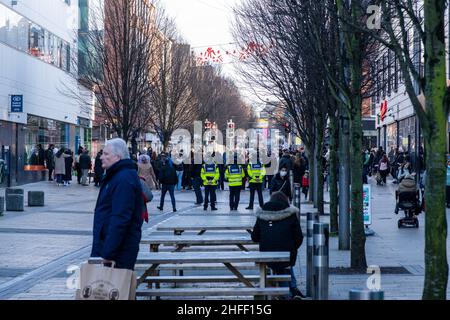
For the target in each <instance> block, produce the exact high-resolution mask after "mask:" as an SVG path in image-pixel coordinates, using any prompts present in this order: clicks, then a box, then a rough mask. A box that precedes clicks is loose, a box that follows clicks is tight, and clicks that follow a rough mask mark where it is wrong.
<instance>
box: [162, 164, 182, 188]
mask: <svg viewBox="0 0 450 320" xmlns="http://www.w3.org/2000/svg"><path fill="white" fill-rule="evenodd" d="M159 181H160V182H161V183H162V184H166V185H176V184H177V183H178V177H177V172H176V170H175V167H174V165H173V164H171V163H169V161H166V162H165V163H164V164H163V165H162V166H161V171H160V172H159Z"/></svg>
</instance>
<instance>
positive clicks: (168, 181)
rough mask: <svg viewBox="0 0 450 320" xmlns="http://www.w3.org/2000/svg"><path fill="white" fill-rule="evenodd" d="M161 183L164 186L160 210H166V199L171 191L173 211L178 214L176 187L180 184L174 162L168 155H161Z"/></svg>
mask: <svg viewBox="0 0 450 320" xmlns="http://www.w3.org/2000/svg"><path fill="white" fill-rule="evenodd" d="M159 174H160V176H159V181H160V182H161V184H162V189H161V200H160V202H159V207H158V209H159V210H161V211H163V210H164V198H165V197H166V193H167V191H169V195H170V200H171V201H172V210H173V212H177V207H176V202H175V186H176V185H177V183H178V177H177V172H176V170H175V168H174V165H173V162H172V160H171V159H170V157H169V155H168V154H166V153H162V154H161V167H160V170H159Z"/></svg>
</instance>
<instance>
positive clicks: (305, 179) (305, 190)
mask: <svg viewBox="0 0 450 320" xmlns="http://www.w3.org/2000/svg"><path fill="white" fill-rule="evenodd" d="M308 190H309V171H308V170H306V171H305V174H304V175H303V177H302V192H303V194H304V195H305V200H307V199H308Z"/></svg>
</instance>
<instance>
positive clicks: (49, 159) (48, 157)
mask: <svg viewBox="0 0 450 320" xmlns="http://www.w3.org/2000/svg"><path fill="white" fill-rule="evenodd" d="M45 161H46V164H47V169H49V170H50V169H51V170H53V169H55V155H54V154H53V150H52V149H47V150H46V151H45Z"/></svg>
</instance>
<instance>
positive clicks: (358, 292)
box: [349, 289, 384, 300]
mask: <svg viewBox="0 0 450 320" xmlns="http://www.w3.org/2000/svg"><path fill="white" fill-rule="evenodd" d="M349 298H350V300H384V291H378V290H367V289H352V290H350V292H349Z"/></svg>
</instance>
